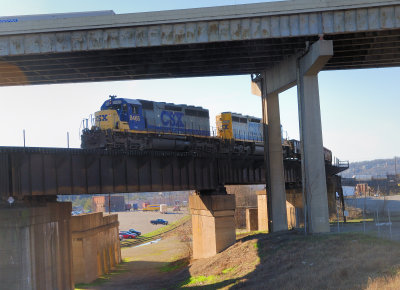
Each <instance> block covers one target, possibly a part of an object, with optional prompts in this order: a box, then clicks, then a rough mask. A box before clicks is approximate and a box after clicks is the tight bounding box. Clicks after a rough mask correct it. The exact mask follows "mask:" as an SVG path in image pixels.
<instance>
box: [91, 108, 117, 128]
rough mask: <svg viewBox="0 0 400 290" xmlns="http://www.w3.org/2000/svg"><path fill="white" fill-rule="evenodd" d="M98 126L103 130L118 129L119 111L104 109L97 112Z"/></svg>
mask: <svg viewBox="0 0 400 290" xmlns="http://www.w3.org/2000/svg"><path fill="white" fill-rule="evenodd" d="M95 118H96V127H98V128H100V129H101V130H107V129H117V128H118V124H119V122H120V120H119V116H118V113H117V111H115V110H103V111H98V112H96V113H95Z"/></svg>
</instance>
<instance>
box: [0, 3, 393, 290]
mask: <svg viewBox="0 0 400 290" xmlns="http://www.w3.org/2000/svg"><path fill="white" fill-rule="evenodd" d="M34 18H35V17H33V18H31V19H29V18H25V20H24V19H22V18H21V19H19V18H18V17H16V18H15V17H14V18H13V17H10V18H9V19H5V20H4V18H2V19H0V20H3V21H0V85H2V86H11V85H31V84H51V83H72V82H89V81H106V80H129V79H150V78H172V77H191V76H217V75H237V74H250V73H251V74H254V75H255V77H254V78H253V81H254V84H255V85H256V86H254V87H255V90H258V92H259V94H260V95H261V96H262V107H263V123H264V124H265V125H268V127H267V126H264V136H265V138H264V139H265V146H264V148H265V168H266V169H267V170H266V174H265V180H266V182H267V191H268V200H267V202H268V221H269V230H270V231H281V230H286V229H287V220H286V205H285V202H286V193H285V178H284V166H283V159H282V146H281V139H280V136H281V134H280V116H279V101H278V94H279V93H280V92H282V91H284V90H286V89H288V88H289V87H291V86H293V85H297V87H298V103H299V119H300V135H301V147H302V150H301V151H302V185H303V192H304V196H305V198H304V201H305V204H304V206H305V211H306V213H307V215H306V227H307V228H306V230H307V231H308V232H310V233H320V232H327V231H329V219H328V205H327V194H326V193H327V188H326V182H325V179H326V173H325V164H324V156H323V145H322V144H323V143H322V128H321V116H320V108H319V91H318V73H319V71H321V70H333V69H335V70H340V69H352V68H371V67H389V66H397V65H399V60H400V53H399V49H400V46H399V36H400V33H399V32H400V1H373V0H350V1H341V0H337V1H324V0H322V1H289V2H274V3H262V4H251V5H238V6H226V7H219V8H204V9H189V10H177V11H167V12H154V13H140V14H126V15H113V14H107V13H105V14H104V13H102V15H97V16H93V15H90V16H85V17H79V16H74V17H64V16H62V15H59V16H57V17H56V19H52V18H53V17H44V18H41V19H40V17H38V18H37V19H36V20H35V19H34ZM7 21H9V22H7ZM10 198H11V199H10ZM10 198H9V199H8V200H12V197H10ZM190 204H191V208H192V210H193V219H192V221H193V225H194V226H193V228H194V229H200V230H199V232H196V233H194V234H193V236H194V244H195V249H197V250H196V253H195V255H197V257H201V256H202V252H201V251H202V250H201V249H202V248H201V247H203V249H204V248H207V247H208V248H211V246H212V247H213V248H214V249H216V251H217V252H218V251H220V250H223V249H224V248H226V247H227V246H229V245H230V244H232V243H233V242H234V240H235V231H234V223H233V214H232V210H233V208H234V202H232V197H231V196H225V195H215V196H212V195H211V196H201V195H199V196H194V197H192V198H191V202H190ZM0 206H2V211H16V215H15V216H20V217H22V218H23V217H27V216H29V212H31V211H33V210H31V209H29V208H17V207H15V208H13V207H12V205H10V207H5V206H4V199H3V202H2V203H1V204H0ZM34 206H35V204H34ZM50 212H51V211H50ZM264 218H265V217H264ZM24 221H25V220H24ZM26 221H28V222H29V225H28V228H29V227H30V228H29V229H31V228H32V229H33V228H36V225H37V224H35V223H36V222H38V223H39V222H40V220H36V219H33V218H32V219H26ZM13 222H14V221H13V220H7V221H5V222H4V223H3V224H1V225H0V226H1V229H2V230H3V229H7V230H8V231H9V232H10V233H11V234H12V235H11V236H12V237H15V236H17V235H16V234H15V232H18V233H20V232H23V233H24V234H26V227H27V225H26V224H23V226H24V228H21V227H20V224H17V223H15V224H14V223H13ZM63 222H64V221H62V220H60V219H58V220H57V219H56V218H54V219H50V220H49V222H48V225H49V227H51V228H54V227H56V228H57V227H58V228H59V229H62V227H61V224H62V223H63ZM58 225H60V226H58ZM202 226H204V228H202ZM10 229H11V230H10ZM28 232H29V231H28ZM42 232H43V233H44V232H46V231H45V230H43V231H42ZM24 237H26V239H27V241H29V239H31V241H30V242H28V243H27V244H24V245H28V246H29V247H32V245H35V244H37V243H38V241H39V242H40V241H41V240H40V239H43V237H40V239H39V240H36V238H35V236H29V233H28V234H26V235H25V236H24ZM1 239H3V240H1ZM59 239H60V237H59V236H57V237H55V238H54V239H51V240H49V243H54V244H55V245H58V243H60V241H59ZM0 242H4V243H5V245H6V246H7V247H6V249H11V250H13V249H14V244H15V239H13V238H9V236H7V237H4V236H0ZM24 245H22V246H21V248H22V249H24V248H23V247H24ZM29 247H28V254H29V253H31V252H32V253H33V254H31V259H27V260H30V261H33V262H31V263H32V265H31V264H29V265H28V266H25V264H23V263H19V264H18V263H16V264H15V265H14V264H13V265H14V266H13V270H9V268H7V267H8V266H9V264H8V261H9V259H8V252H7V253H6V252H5V251H4V252H2V255H4V256H5V257H6V258H5V259H1V260H2V261H6V262H3V264H0V266H1V269H0V270H1V271H0V275H3V276H0V278H1V280H2V281H6V282H7V281H10V279H8V278H9V277H15V275H17V276H24V277H31V276H29V275H34V271H33V272H32V271H31V266H32V267H34V262H35V259H40V257H38V256H37V255H34V253H35V251H34V249H31V248H29ZM66 247H67V246H66ZM199 249H200V250H199ZM14 250H15V249H14ZM29 250H31V252H29ZM25 252H26V251H25ZM10 257H11V259H12V258H13V257H12V256H10ZM52 266H54V265H52ZM54 267H57V266H54ZM6 270H7V271H6ZM8 276H9V277H8ZM6 278H7V279H8V280H5V279H6ZM29 279H30V278H28V280H29ZM49 279H55V280H57V279H62V278H60V277H59V276H57V275H56V274H55V276H52V277H49ZM29 281H31V280H29ZM32 281H33V280H32ZM14 288H16V287H14ZM49 289H50V288H49ZM60 289H61V288H60ZM65 289H68V287H65Z"/></svg>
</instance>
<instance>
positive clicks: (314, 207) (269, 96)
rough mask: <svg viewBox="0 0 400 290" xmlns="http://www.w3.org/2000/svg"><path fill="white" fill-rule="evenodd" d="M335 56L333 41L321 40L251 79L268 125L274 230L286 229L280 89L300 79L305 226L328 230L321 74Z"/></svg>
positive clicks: (314, 230)
mask: <svg viewBox="0 0 400 290" xmlns="http://www.w3.org/2000/svg"><path fill="white" fill-rule="evenodd" d="M332 56H333V43H332V41H327V40H319V41H317V42H315V43H314V44H312V45H311V46H310V47H308V48H307V50H306V51H305V52H304V53H303V54H298V55H293V56H290V57H288V58H286V59H284V60H283V61H281V62H280V63H279V64H277V65H274V66H273V67H271V68H270V69H268V70H266V71H264V73H262V74H261V75H260V76H259V77H258V78H256V79H254V80H253V87H252V89H253V93H255V94H257V95H259V96H261V97H262V104H263V122H264V124H267V125H268V128H266V129H264V131H265V134H264V136H265V137H266V138H264V139H265V141H264V142H265V156H266V158H265V159H266V168H267V170H266V174H267V176H266V180H267V194H268V219H269V228H270V229H269V230H270V231H279V230H285V229H287V220H286V205H285V201H286V195H285V190H284V177H283V174H284V173H283V165H282V163H283V161H282V147H281V143H280V142H281V139H280V138H281V133H280V119H279V100H278V94H279V93H281V92H283V91H285V90H287V89H289V88H291V87H293V86H295V85H296V84H297V87H298V106H299V127H300V140H301V145H302V178H303V182H302V183H303V193H304V197H305V198H304V201H305V212H306V220H307V223H306V227H307V231H308V232H310V233H321V232H328V231H329V218H328V216H329V213H328V201H327V189H326V174H325V163H324V152H323V145H322V127H321V112H320V103H319V91H318V73H319V72H320V71H321V70H322V68H323V67H324V66H325V64H326V63H327V62H328V60H329V59H330V58H331V57H332ZM278 147H279V148H278Z"/></svg>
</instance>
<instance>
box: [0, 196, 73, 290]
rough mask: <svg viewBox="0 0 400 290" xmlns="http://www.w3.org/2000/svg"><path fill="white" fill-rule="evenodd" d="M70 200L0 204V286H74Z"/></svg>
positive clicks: (50, 288)
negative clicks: (63, 201) (62, 201)
mask: <svg viewBox="0 0 400 290" xmlns="http://www.w3.org/2000/svg"><path fill="white" fill-rule="evenodd" d="M70 218H71V203H59V202H43V203H40V204H12V205H11V206H9V205H8V204H0V283H1V284H0V288H1V289H23V290H24V289H38V290H39V289H40V290H41V289H43V290H47V289H49V290H52V289H58V290H64V289H65V290H69V289H74V283H73V274H72V246H71V230H70V224H69V223H70Z"/></svg>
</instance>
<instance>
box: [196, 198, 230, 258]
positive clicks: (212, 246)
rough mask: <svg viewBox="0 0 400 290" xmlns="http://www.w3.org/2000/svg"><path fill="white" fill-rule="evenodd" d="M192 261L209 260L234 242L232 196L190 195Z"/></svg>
mask: <svg viewBox="0 0 400 290" xmlns="http://www.w3.org/2000/svg"><path fill="white" fill-rule="evenodd" d="M189 207H190V211H191V214H192V229H193V258H194V259H201V258H208V257H212V256H214V255H216V254H217V253H220V252H222V251H223V250H225V249H226V248H228V247H229V246H231V245H233V244H234V243H235V242H236V227H235V207H236V204H235V196H234V195H233V194H225V195H191V196H189Z"/></svg>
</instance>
